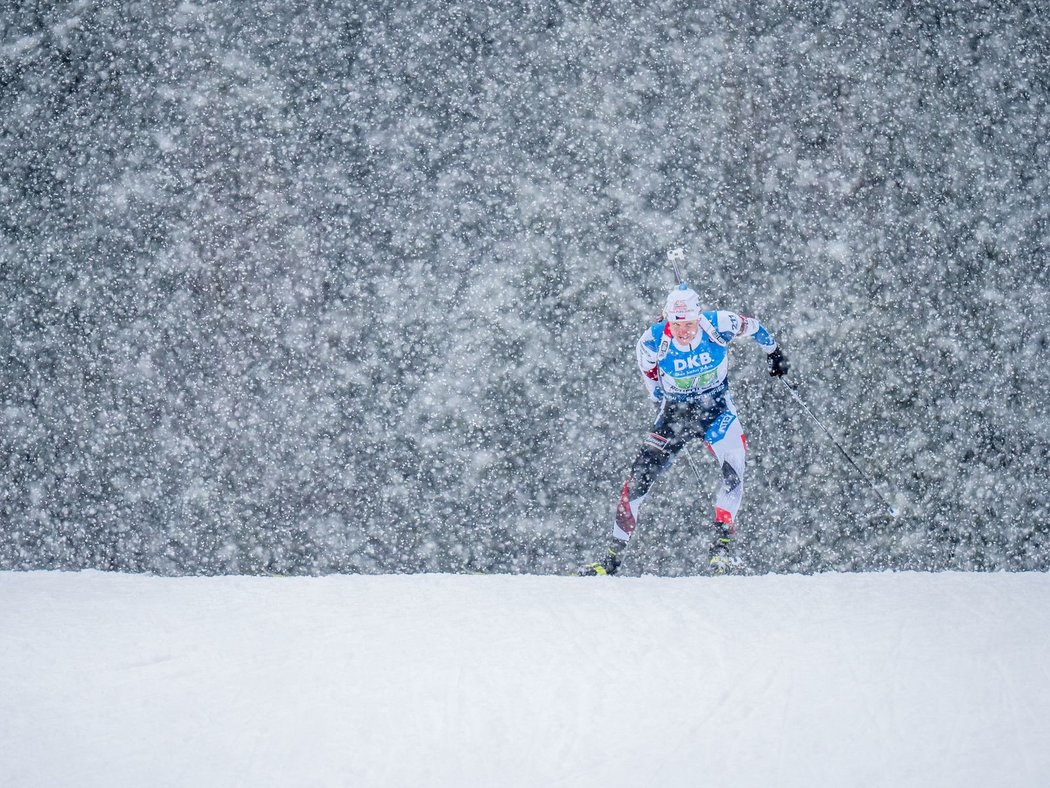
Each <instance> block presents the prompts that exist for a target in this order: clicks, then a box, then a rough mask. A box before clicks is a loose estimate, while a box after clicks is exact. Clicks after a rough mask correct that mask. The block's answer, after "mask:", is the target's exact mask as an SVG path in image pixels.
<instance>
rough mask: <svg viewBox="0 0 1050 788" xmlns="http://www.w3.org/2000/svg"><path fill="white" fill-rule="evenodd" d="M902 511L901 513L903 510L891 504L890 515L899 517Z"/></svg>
mask: <svg viewBox="0 0 1050 788" xmlns="http://www.w3.org/2000/svg"><path fill="white" fill-rule="evenodd" d="M900 513H901V510H900V509H898V508H897V507H896V506H891V507H890V517H899V516H900Z"/></svg>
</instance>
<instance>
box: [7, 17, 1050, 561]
mask: <svg viewBox="0 0 1050 788" xmlns="http://www.w3.org/2000/svg"><path fill="white" fill-rule="evenodd" d="M0 21H2V27H0V30H2V36H0V84H2V86H3V87H2V90H0V119H2V120H0V123H2V124H3V134H2V135H0V161H2V162H3V167H2V175H0V233H2V235H0V239H2V246H0V260H2V268H0V299H2V311H0V315H2V319H3V321H4V325H3V330H2V332H0V360H2V365H0V375H2V396H3V407H2V409H0V442H2V452H3V454H2V457H3V464H2V469H0V473H2V478H0V512H2V516H3V530H2V534H0V567H3V568H11V569H49V568H61V569H79V568H96V569H105V570H121V571H132V572H151V573H157V574H165V575H181V574H198V573H204V574H214V573H220V574H228V573H242V574H245V573H246V574H255V573H268V574H326V573H332V572H350V573H383V572H424V571H425V572H453V573H458V572H502V573H522V572H529V573H561V572H563V571H564V570H565V569H566V568H567V567H571V566H572V565H574V564H575V563H576V562H578V561H580V560H583V559H585V558H587V557H588V556H590V554H592V553H593V552H594V550H595V549H597V548H598V547H599V546H600V545H601V544H603V542H604V540H605V538H606V536H607V532H608V529H609V520H610V514H611V511H612V509H613V506H614V504H615V501H616V497H617V494H618V490H619V487H620V485H621V484H622V481H623V477H624V474H625V472H626V470H627V468H628V467H629V464H630V461H631V459H632V457H633V455H634V453H635V451H636V448H637V446H638V443H639V440H640V438H641V436H642V435H643V434H644V432H645V430H646V429H647V428H648V426H649V424H650V423H651V420H652V417H653V413H652V410H651V407H650V406H649V405H648V404H647V403H646V402H645V398H644V393H643V389H642V387H641V384H640V382H639V378H638V373H637V370H636V368H635V365H634V360H633V348H634V343H635V341H636V339H637V337H638V335H639V333H640V332H641V330H642V329H643V328H644V327H645V326H646V325H648V323H649V322H651V321H652V320H653V319H654V318H655V317H656V315H657V313H658V312H659V309H660V305H661V304H662V302H663V298H664V296H665V294H666V291H667V290H668V288H670V287H671V286H672V285H673V279H672V277H671V273H670V271H669V269H668V267H667V265H666V260H665V254H666V252H667V250H668V249H671V248H682V249H684V250H685V251H686V262H685V268H686V272H687V275H688V278H689V281H690V283H691V284H692V285H693V286H694V288H695V289H696V290H697V291H698V292H699V293H700V294H701V296H702V297H703V298H704V299H705V300H706V301H707V302H708V303H709V305H710V306H711V307H714V308H724V309H731V310H734V311H737V312H740V313H743V314H750V315H756V316H758V317H760V318H761V319H762V320H763V322H764V323H765V324H766V325H767V326H768V327H769V328H770V330H771V331H773V333H774V334H775V335H776V337H777V338H778V340H779V341H780V342H781V344H782V346H783V347H784V349H785V350H786V352H787V353H788V354H789V356H790V357H791V359H792V363H793V371H792V377H793V380H794V381H795V383H796V384H797V385H798V386H799V390H800V393H801V394H802V395H804V397H805V398H806V400H807V401H808V402H809V403H810V405H811V406H812V408H813V410H814V412H815V414H817V415H818V417H819V418H821V419H823V420H825V421H826V423H827V424H828V425H829V427H830V428H831V429H832V431H833V433H835V434H836V435H837V437H838V439H839V440H841V442H842V444H843V445H844V447H845V448H846V449H847V450H848V451H849V452H850V453H851V454H852V455H853V456H855V457H856V458H857V459H858V462H859V463H860V464H861V466H862V467H863V468H864V470H865V471H866V472H867V473H869V474H870V475H871V477H872V478H873V479H874V480H875V481H876V483H877V484H878V485H879V488H880V490H881V491H882V492H883V494H884V495H886V496H887V497H888V498H889V499H890V500H891V501H892V502H893V504H894V505H895V506H897V507H898V508H899V509H900V511H901V516H900V517H899V518H896V519H893V518H890V517H886V516H884V511H885V508H884V507H882V506H881V505H880V502H879V501H878V500H877V499H876V498H875V497H874V495H873V491H872V490H870V488H868V487H867V485H866V484H865V482H864V481H863V480H862V479H861V478H860V477H859V476H858V475H857V474H856V473H855V472H854V471H853V469H852V468H851V467H849V465H848V464H847V463H846V462H845V461H844V460H843V458H842V457H841V455H839V454H838V453H837V451H836V450H835V449H834V448H833V447H832V445H831V444H830V442H829V441H828V440H827V438H826V437H825V436H824V434H823V433H822V432H821V431H820V430H819V429H818V428H817V427H815V426H814V424H813V422H812V421H811V420H810V419H809V417H808V416H806V415H805V414H804V413H802V412H801V411H800V409H799V408H798V407H797V406H796V405H795V403H794V402H793V401H792V400H791V399H790V398H789V397H788V396H786V392H785V391H784V390H783V388H782V387H780V386H777V385H774V383H775V382H774V381H772V380H770V378H769V377H768V376H767V375H766V374H765V369H764V365H763V359H762V357H761V353H760V352H758V351H756V350H755V349H754V348H753V347H751V346H748V344H747V343H741V345H742V346H741V347H740V348H738V349H736V350H735V351H734V358H733V361H732V365H733V366H732V371H731V376H732V381H733V390H734V396H735V399H736V403H737V407H738V409H739V410H740V413H741V419H742V423H743V425H744V429H745V432H746V433H747V436H748V439H749V442H750V449H751V450H750V456H749V476H748V480H747V493H746V498H745V501H744V506H743V509H742V511H741V514H740V517H739V527H740V536H741V538H740V540H739V549H740V551H741V556H742V558H743V559H744V563H745V565H746V569H745V570H744V571H746V572H752V573H756V574H763V573H769V572H778V573H783V572H802V573H813V572H820V571H829V570H838V571H857V570H885V569H919V570H948V569H953V570H1009V571H1014V570H1033V569H1035V570H1046V569H1047V568H1048V567H1050V545H1048V543H1047V524H1048V519H1050V518H1048V516H1047V513H1048V501H1050V475H1048V474H1047V472H1046V468H1047V465H1048V462H1050V418H1048V417H1047V413H1048V412H1050V395H1048V393H1047V391H1048V389H1047V386H1046V384H1045V377H1046V376H1045V374H1044V368H1045V365H1046V363H1047V358H1048V356H1047V347H1048V335H1047V322H1048V321H1047V317H1048V315H1050V302H1048V287H1050V281H1048V279H1050V278H1048V276H1047V250H1048V248H1050V223H1048V214H1050V208H1048V201H1047V199H1046V195H1047V192H1048V183H1047V173H1048V163H1050V145H1048V142H1047V140H1048V139H1050V125H1048V124H1050V112H1048V106H1047V101H1048V94H1050V91H1048V79H1050V77H1048V74H1050V26H1048V21H1050V11H1048V10H1047V7H1046V6H1045V4H1043V3H1041V2H1017V3H1010V4H983V3H972V4H971V3H947V4H946V3H943V2H928V3H918V4H912V3H908V4H899V3H879V2H859V3H839V2H817V3H808V2H807V3H794V2H775V3H770V4H768V5H766V6H763V7H761V8H752V7H751V6H749V5H748V4H745V3H738V2H735V1H733V0H724V1H722V2H714V3H710V4H697V3H676V2H659V3H644V4H643V3H636V4H632V3H619V2H618V3H602V2H586V3H559V2H537V3H488V4H485V3H480V2H474V3H471V2H468V3H452V2H443V3H438V4H435V3H422V2H416V3H413V2H399V3H386V2H378V3H366V4H362V3H347V2H327V1H324V0H315V1H314V2H308V3H295V4H288V3H281V2H270V1H268V0H258V1H256V2H252V3H249V4H244V3H234V2H221V1H220V2H209V3H206V4H193V3H190V2H183V3H160V4H154V3H145V4H144V3H123V4H111V3H100V2H92V1H91V0H80V1H79V2H60V3H54V4H44V5H41V4H37V3H18V4H14V5H10V4H9V5H7V6H5V9H4V10H3V11H2V12H0ZM703 473H704V474H706V476H705V477H704V478H703V479H702V481H703V484H702V485H701V484H698V483H697V481H696V480H695V479H694V478H693V477H692V475H691V474H690V473H689V472H688V470H687V469H683V468H682V467H679V468H675V469H673V471H672V472H671V473H670V474H669V475H668V476H667V477H666V478H665V479H662V480H661V481H660V483H659V485H658V488H657V490H656V491H655V492H654V494H653V495H652V496H651V498H652V501H651V503H649V504H648V505H647V506H648V509H647V512H646V514H645V515H644V517H643V523H642V525H641V526H640V530H639V534H638V537H637V540H636V544H635V545H634V546H633V547H632V550H633V555H632V558H631V561H630V562H629V563H627V564H625V566H624V570H623V571H624V572H625V573H633V574H664V575H671V574H690V573H692V572H693V568H694V565H695V564H694V561H693V556H694V554H695V553H696V551H698V550H701V549H702V548H701V547H700V546H698V545H693V544H691V540H692V538H693V536H694V535H695V533H696V532H697V530H698V529H705V528H707V527H708V526H709V524H710V520H711V510H710V499H711V495H712V492H713V488H714V485H715V484H716V480H717V470H716V469H715V468H714V466H713V465H707V466H705V467H704V469H703ZM707 476H709V477H710V478H707ZM706 538H707V536H706V534H705V535H703V537H702V538H699V542H698V544H699V543H703V544H706Z"/></svg>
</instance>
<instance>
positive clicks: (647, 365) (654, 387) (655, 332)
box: [635, 323, 666, 402]
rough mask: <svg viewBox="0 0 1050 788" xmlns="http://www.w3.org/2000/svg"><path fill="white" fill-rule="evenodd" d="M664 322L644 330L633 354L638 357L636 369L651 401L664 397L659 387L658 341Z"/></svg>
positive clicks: (660, 399)
mask: <svg viewBox="0 0 1050 788" xmlns="http://www.w3.org/2000/svg"><path fill="white" fill-rule="evenodd" d="M665 326H666V324H665V323H658V324H657V325H655V326H650V327H649V328H647V329H646V330H645V332H644V333H643V334H642V336H641V337H640V338H639V339H638V345H637V347H636V348H635V356H636V358H637V359H638V369H639V371H640V372H641V373H642V383H643V384H644V385H645V390H646V391H647V392H648V394H649V399H650V400H652V401H653V402H660V401H662V400H663V398H664V391H663V389H662V388H660V368H659V366H658V365H659V363H660V341H661V339H662V338H663V333H664V330H665Z"/></svg>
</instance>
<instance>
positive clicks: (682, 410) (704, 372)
mask: <svg viewBox="0 0 1050 788" xmlns="http://www.w3.org/2000/svg"><path fill="white" fill-rule="evenodd" d="M741 337H751V339H752V340H753V341H754V342H755V343H756V344H757V345H758V346H759V347H761V348H762V349H763V350H764V351H765V352H766V354H767V355H768V354H770V353H772V352H773V351H774V350H776V349H777V343H776V340H774V339H773V337H772V335H771V334H770V333H769V332H768V331H767V330H766V329H765V328H764V327H763V326H762V325H761V323H759V322H758V321H757V320H756V319H755V318H752V317H744V316H743V315H738V314H736V313H735V312H724V311H710V312H704V313H703V316H702V318H701V320H700V330H699V332H698V333H697V336H696V337H695V339H694V340H693V341H692V342H691V343H690V344H689V345H683V344H679V343H678V342H677V341H676V340H674V339H673V338H672V337H671V331H670V328H669V326H668V324H667V323H666V322H661V323H655V324H654V325H652V326H650V327H649V328H648V329H647V330H646V331H645V332H644V333H643V334H642V336H641V338H640V339H639V340H638V347H637V357H638V368H639V369H640V370H641V373H642V380H643V382H644V383H645V387H646V390H647V391H648V392H649V397H650V399H652V400H653V401H654V402H657V403H660V405H661V407H660V413H659V415H658V416H657V419H656V422H655V423H654V424H653V428H652V430H651V431H650V432H649V434H648V435H646V436H645V439H644V441H643V445H642V449H641V451H640V452H639V453H638V456H637V457H636V458H635V460H634V463H633V464H632V466H631V471H630V473H629V474H628V476H627V480H626V481H625V482H624V485H623V491H622V492H621V494H620V501H619V504H618V506H617V507H616V517H615V521H614V524H613V536H614V537H615V538H616V539H618V540H620V541H624V542H626V541H628V540H629V539H630V538H631V535H632V534H633V533H634V529H635V526H636V525H637V521H638V512H639V509H640V508H641V506H642V503H643V502H644V501H645V497H646V495H648V493H649V489H650V488H651V487H652V485H653V482H654V481H655V480H656V477H657V476H659V475H660V474H661V473H662V472H663V471H664V470H666V469H667V468H668V467H669V466H670V464H671V462H672V461H673V459H674V457H675V455H677V454H678V452H679V451H681V449H682V447H683V446H685V445H686V444H687V443H689V442H690V441H692V440H693V439H696V438H702V439H703V441H704V443H705V444H706V446H707V449H708V450H709V451H710V452H711V453H712V454H714V456H715V458H716V459H717V461H718V464H719V465H720V466H721V468H722V481H721V484H720V487H719V489H718V493H717V494H716V497H715V522H717V523H721V524H723V525H724V526H725V527H726V528H728V529H730V531H732V530H735V518H736V514H737V510H738V509H739V508H740V503H741V501H742V499H743V494H744V463H745V458H746V453H747V439H746V438H745V437H744V431H743V428H742V427H741V425H740V419H739V418H738V417H737V413H736V408H734V407H733V400H732V398H731V397H730V396H729V347H728V345H729V343H730V342H732V341H733V340H735V339H739V338H741Z"/></svg>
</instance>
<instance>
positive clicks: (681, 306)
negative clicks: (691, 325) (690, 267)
mask: <svg viewBox="0 0 1050 788" xmlns="http://www.w3.org/2000/svg"><path fill="white" fill-rule="evenodd" d="M700 312H701V309H700V296H698V295H697V294H696V291H694V290H692V289H691V288H690V287H689V285H687V284H685V283H684V282H683V283H682V284H680V285H678V287H676V288H675V289H674V290H672V291H671V292H670V293H668V294H667V303H666V304H665V305H664V317H665V318H667V320H669V321H670V322H672V323H677V322H679V321H681V320H699V319H700Z"/></svg>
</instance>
